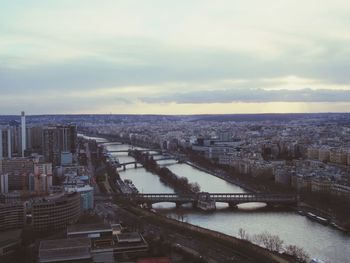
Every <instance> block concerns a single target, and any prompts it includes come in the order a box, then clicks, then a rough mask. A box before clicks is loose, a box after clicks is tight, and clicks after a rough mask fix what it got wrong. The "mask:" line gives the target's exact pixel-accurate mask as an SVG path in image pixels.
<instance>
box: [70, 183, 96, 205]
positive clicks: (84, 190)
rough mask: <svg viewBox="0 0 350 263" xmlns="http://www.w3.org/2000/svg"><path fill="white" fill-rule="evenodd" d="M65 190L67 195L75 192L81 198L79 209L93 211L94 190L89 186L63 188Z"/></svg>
mask: <svg viewBox="0 0 350 263" xmlns="http://www.w3.org/2000/svg"><path fill="white" fill-rule="evenodd" d="M65 190H66V191H67V192H69V193H72V192H77V193H79V194H80V196H81V209H82V210H83V211H87V210H91V209H94V188H93V187H92V186H90V185H84V186H82V187H78V186H72V187H69V186H68V187H65Z"/></svg>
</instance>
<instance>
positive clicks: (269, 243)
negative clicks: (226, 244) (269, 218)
mask: <svg viewBox="0 0 350 263" xmlns="http://www.w3.org/2000/svg"><path fill="white" fill-rule="evenodd" d="M238 235H239V237H240V238H241V239H244V240H247V241H248V242H251V243H253V244H255V245H258V246H261V247H264V248H266V249H268V250H270V251H273V252H277V253H285V254H287V255H290V256H292V257H294V258H295V259H296V260H297V262H309V260H310V257H309V255H308V254H307V253H306V252H305V250H304V249H302V248H300V247H298V246H295V245H286V246H285V245H284V241H283V240H282V239H281V238H280V237H279V236H277V235H272V234H270V233H268V232H264V233H261V234H256V235H250V234H248V233H247V232H246V231H245V230H244V229H242V228H240V229H239V230H238Z"/></svg>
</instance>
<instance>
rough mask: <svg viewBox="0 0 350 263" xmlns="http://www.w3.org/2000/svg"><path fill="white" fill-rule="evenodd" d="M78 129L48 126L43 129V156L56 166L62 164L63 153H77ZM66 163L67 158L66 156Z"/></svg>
mask: <svg viewBox="0 0 350 263" xmlns="http://www.w3.org/2000/svg"><path fill="white" fill-rule="evenodd" d="M76 142H77V129H76V126H75V125H59V126H48V127H45V128H44V129H43V155H44V157H45V161H47V162H51V163H52V164H53V165H54V166H57V165H60V164H61V153H62V152H64V153H71V154H75V152H76ZM63 160H64V162H67V157H65V156H64V159H63Z"/></svg>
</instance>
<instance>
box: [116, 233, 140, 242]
mask: <svg viewBox="0 0 350 263" xmlns="http://www.w3.org/2000/svg"><path fill="white" fill-rule="evenodd" d="M117 240H118V243H136V242H142V241H143V239H142V237H141V235H140V234H139V233H136V232H134V233H121V234H118V235H117Z"/></svg>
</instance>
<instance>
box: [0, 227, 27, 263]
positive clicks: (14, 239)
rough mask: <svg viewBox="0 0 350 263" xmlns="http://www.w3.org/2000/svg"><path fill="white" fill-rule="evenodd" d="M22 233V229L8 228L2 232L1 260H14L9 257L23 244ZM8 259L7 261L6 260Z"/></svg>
mask: <svg viewBox="0 0 350 263" xmlns="http://www.w3.org/2000/svg"><path fill="white" fill-rule="evenodd" d="M21 233H22V230H18V229H17V230H8V231H5V232H1V235H0V262H3V261H2V260H3V259H4V261H5V262H12V261H9V257H10V256H11V255H13V254H14V253H15V252H16V251H17V249H18V248H19V247H20V246H21V242H22V240H21ZM6 260H7V261H6Z"/></svg>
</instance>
